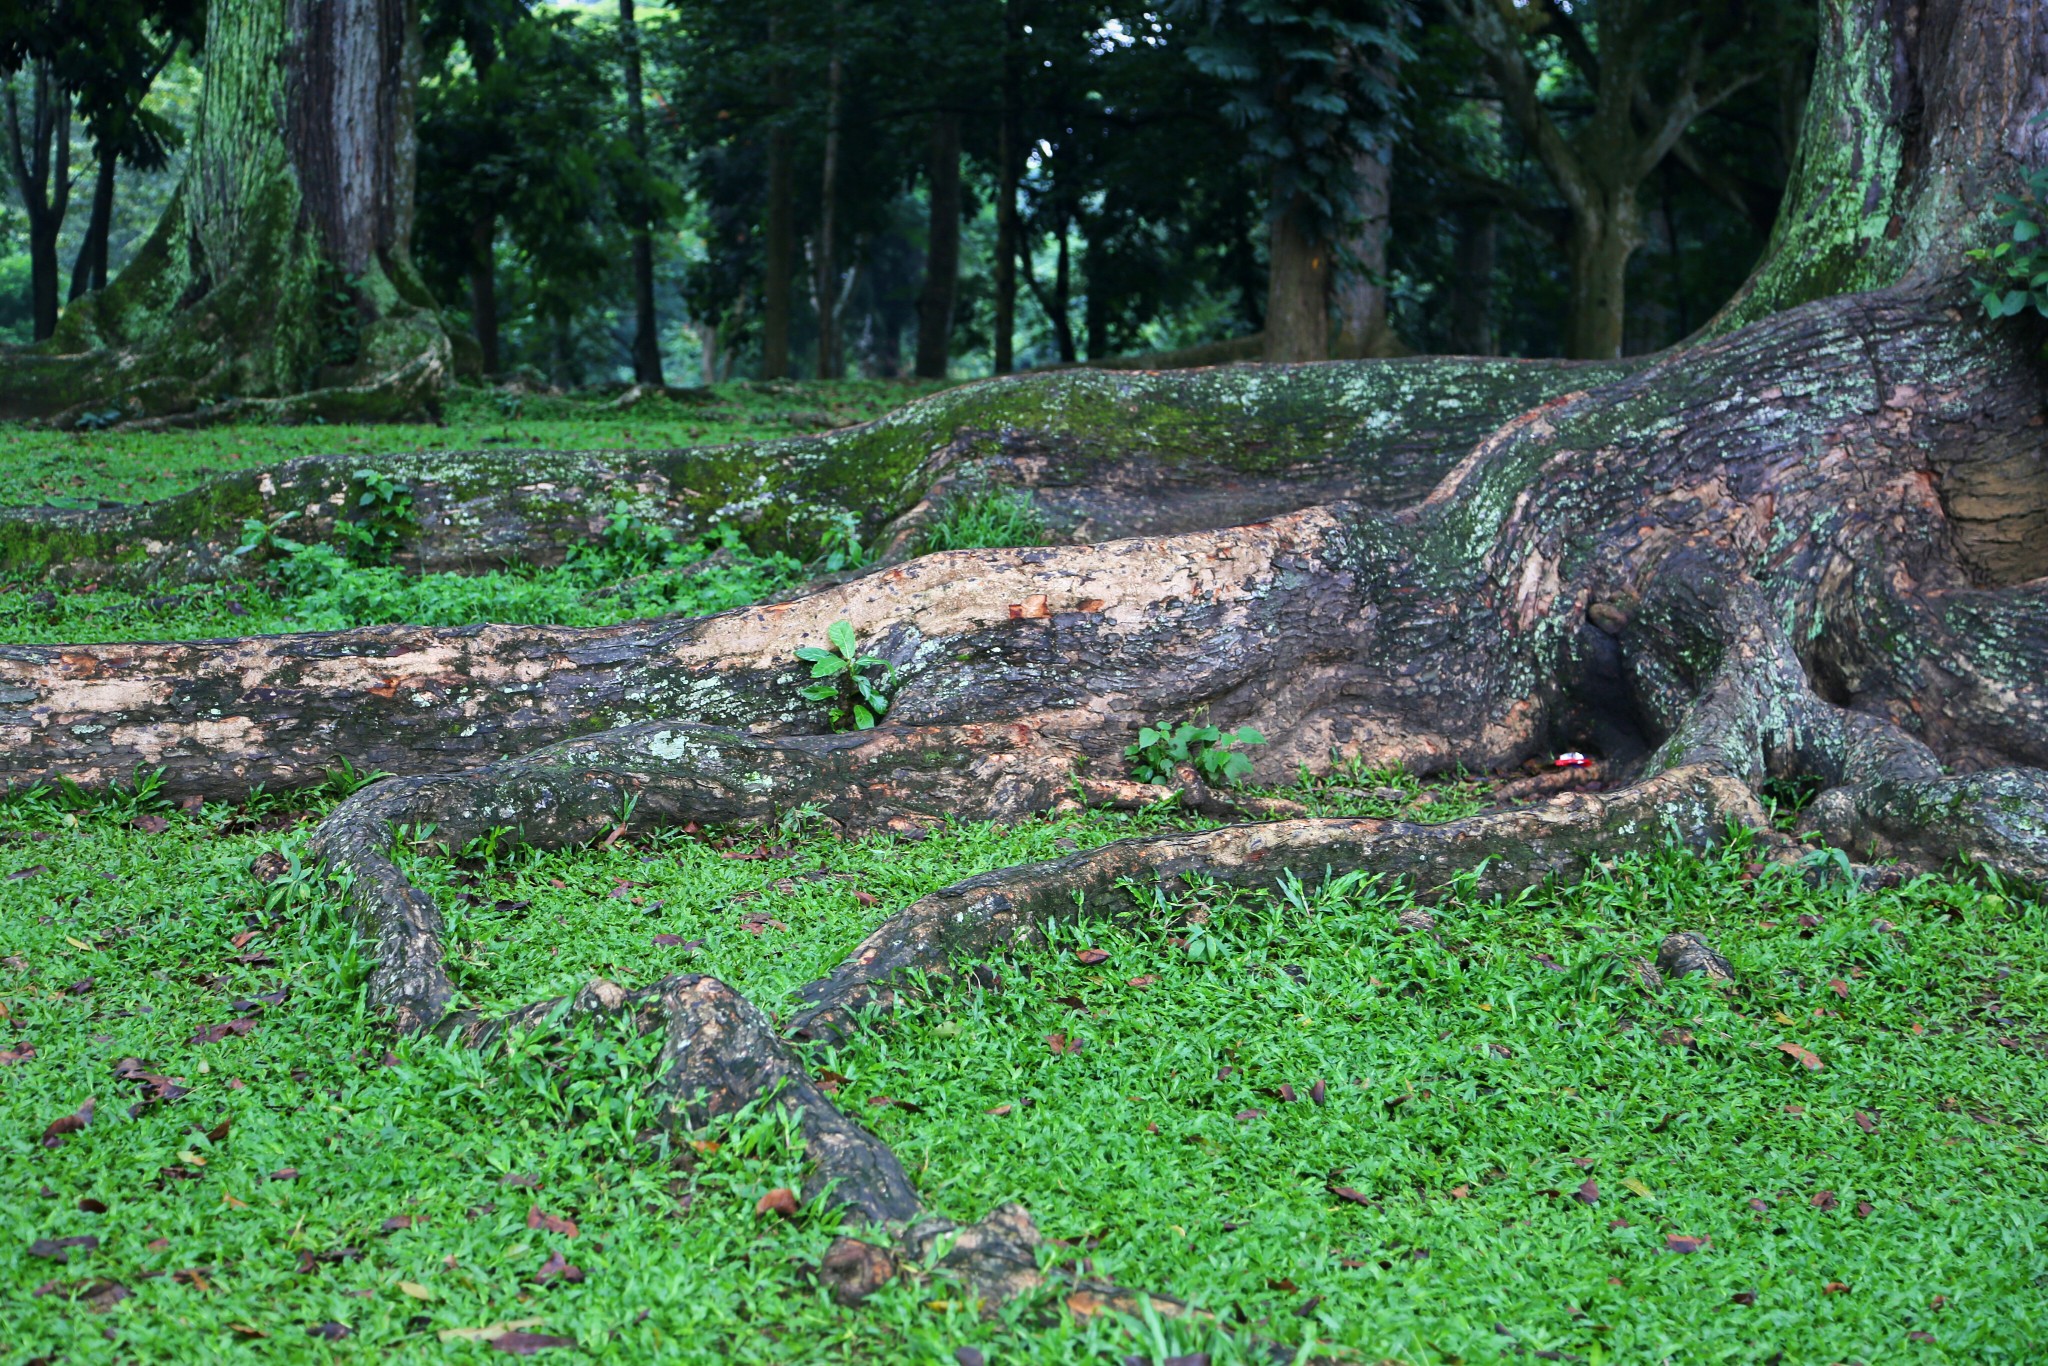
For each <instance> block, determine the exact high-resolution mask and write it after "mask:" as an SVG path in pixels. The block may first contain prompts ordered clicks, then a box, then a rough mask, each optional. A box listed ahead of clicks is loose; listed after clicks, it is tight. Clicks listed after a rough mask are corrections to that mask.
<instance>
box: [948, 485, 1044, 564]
mask: <svg viewBox="0 0 2048 1366" xmlns="http://www.w3.org/2000/svg"><path fill="white" fill-rule="evenodd" d="M1048 535H1049V533H1048V531H1047V530H1046V525H1045V518H1043V517H1042V516H1040V515H1039V512H1038V509H1037V507H1035V506H1034V505H1033V504H1032V502H1031V496H1030V495H1029V494H1027V493H1024V492H1023V491H1021V490H1019V489H991V490H989V491H987V492H984V493H973V494H963V495H961V496H958V497H955V498H951V499H948V500H947V502H946V503H945V504H944V506H942V507H941V508H940V510H939V517H938V520H937V521H935V522H933V523H932V524H931V525H930V526H928V527H926V528H925V529H924V530H923V531H921V532H919V533H918V537H917V553H918V554H920V555H928V554H930V553H931V552H933V551H935V550H998V549H1001V548H1003V547H1005V546H1022V545H1044V544H1045V543H1046V538H1047V536H1048Z"/></svg>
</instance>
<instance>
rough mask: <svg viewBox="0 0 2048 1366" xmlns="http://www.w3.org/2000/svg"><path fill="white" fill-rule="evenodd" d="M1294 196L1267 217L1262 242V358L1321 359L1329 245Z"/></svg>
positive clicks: (1326, 333)
mask: <svg viewBox="0 0 2048 1366" xmlns="http://www.w3.org/2000/svg"><path fill="white" fill-rule="evenodd" d="M1308 222H1309V207H1308V204H1307V202H1306V201H1305V200H1303V199H1302V198H1301V197H1299V196H1296V197H1295V199H1293V200H1292V201H1289V202H1288V203H1286V204H1285V205H1284V206H1282V208H1281V210H1280V212H1279V213H1278V214H1277V215H1276V216H1275V217H1274V218H1273V219H1272V220H1271V237H1270V238H1269V245H1268V248H1267V263H1268V264H1267V285H1266V359H1267V360H1269V361H1304V360H1323V359H1326V358H1327V357H1328V356H1329V354H1330V279H1331V276H1332V273H1333V271H1332V261H1331V251H1330V245H1329V243H1327V242H1324V241H1323V240H1322V239H1321V238H1320V236H1319V235H1317V234H1316V233H1315V232H1313V231H1312V230H1311V229H1310V228H1309V226H1308Z"/></svg>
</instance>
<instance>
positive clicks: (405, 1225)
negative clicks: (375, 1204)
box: [382, 1214, 413, 1233]
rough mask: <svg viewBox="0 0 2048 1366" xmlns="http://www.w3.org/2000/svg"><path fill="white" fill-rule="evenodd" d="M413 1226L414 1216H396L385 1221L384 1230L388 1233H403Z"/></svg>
mask: <svg viewBox="0 0 2048 1366" xmlns="http://www.w3.org/2000/svg"><path fill="white" fill-rule="evenodd" d="M412 1226H413V1216H411V1215H410V1214H394V1215H392V1216H391V1217H390V1218H389V1219H386V1220H385V1221H384V1223H383V1225H382V1228H383V1230H384V1231H385V1232H386V1233H402V1232H404V1231H405V1230H406V1229H409V1228H411V1227H412Z"/></svg>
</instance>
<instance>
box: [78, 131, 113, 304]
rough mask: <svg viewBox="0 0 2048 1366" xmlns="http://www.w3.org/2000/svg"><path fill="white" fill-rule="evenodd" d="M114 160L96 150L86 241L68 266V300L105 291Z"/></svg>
mask: <svg viewBox="0 0 2048 1366" xmlns="http://www.w3.org/2000/svg"><path fill="white" fill-rule="evenodd" d="M116 167H117V159H116V157H115V155H114V153H113V151H112V150H111V149H110V148H108V147H107V146H106V145H105V144H104V143H102V144H100V145H99V147H98V149H97V165H96V166H95V167H94V170H93V181H92V211H91V212H90V213H89V214H88V215H87V216H86V220H85V240H84V241H83V242H81V243H79V245H78V255H77V257H76V258H75V259H73V261H72V263H71V290H70V293H69V294H67V295H66V296H65V297H66V298H67V299H76V298H80V297H82V296H84V295H86V294H89V293H91V292H92V291H93V290H95V289H105V288H106V287H107V238H108V237H109V236H111V235H112V232H113V226H114V178H115V171H116Z"/></svg>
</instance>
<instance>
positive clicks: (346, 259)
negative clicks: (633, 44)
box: [0, 0, 452, 422]
mask: <svg viewBox="0 0 2048 1366" xmlns="http://www.w3.org/2000/svg"><path fill="white" fill-rule="evenodd" d="M419 62H420V56H419V28H418V14H417V7H416V4H415V3H414V2H413V0H246V2H245V3H237V4H233V5H215V6H212V7H210V9H209V10H208V16H207V41H206V82H205V87H204V93H203V96H202V99H201V102H200V109H199V117H198V121H197V126H196V127H195V129H194V131H193V135H192V140H191V152H190V157H189V160H188V163H187V170H186V175H185V179H184V181H183V184H182V187H181V189H180V191H179V194H178V195H177V197H176V198H175V200H174V201H173V203H172V206H171V208H170V209H169V210H168V211H167V212H166V214H165V216H164V218H163V219H162V221H160V222H159V223H158V225H157V228H156V230H155V232H154V233H153V234H152V235H151V237H150V239H149V241H148V242H147V243H145V244H144V246H143V248H142V249H141V251H139V252H138V253H137V255H136V257H135V259H134V260H133V261H131V262H130V264H129V265H128V267H127V268H126V269H125V270H123V272H122V273H121V276H120V277H119V278H118V279H116V280H114V281H113V282H112V283H111V284H110V285H109V287H108V288H107V290H105V291H104V292H102V293H100V294H96V295H92V296H88V298H87V299H85V300H81V301H80V303H79V304H78V305H76V306H74V307H73V308H72V309H71V310H70V311H69V312H67V313H66V315H65V319H64V324H63V326H61V327H60V328H59V330H58V332H57V334H56V336H55V337H54V338H53V340H52V342H51V344H50V346H49V347H47V348H45V349H44V350H43V351H42V352H40V353H31V354H29V355H26V356H21V357H16V358H14V359H13V360H12V361H11V363H9V364H6V365H4V366H0V415H4V416H12V417H22V416H40V415H49V416H54V417H55V418H57V420H59V421H60V422H61V421H65V420H68V419H69V418H70V417H73V416H75V415H77V414H78V413H80V412H82V411H85V410H88V409H90V408H92V407H93V406H95V405H98V406H101V407H104V406H110V405H111V406H114V407H117V408H119V409H121V410H124V411H126V412H128V413H129V414H130V415H134V416H142V415H146V414H153V413H164V412H184V411H189V410H190V409H192V408H194V407H197V406H199V405H200V404H202V403H206V402H210V401H211V400H212V399H214V398H215V397H216V396H218V395H222V394H231V395H235V396H237V397H236V401H235V402H234V403H232V404H224V405H223V404H216V405H214V411H215V412H217V413H220V414H222V415H226V414H228V413H233V412H250V411H261V412H265V413H268V414H271V415H274V416H292V417H300V418H305V417H323V418H329V419H352V420H364V419H377V418H390V417H401V416H403V417H412V418H418V417H421V416H426V415H429V414H431V412H432V411H433V409H434V408H435V406H436V405H437V403H438V396H439V394H440V391H441V390H442V388H443V387H444V386H445V385H446V383H447V381H448V378H449V374H450V366H451V361H452V354H451V348H450V346H449V341H448V337H447V334H446V333H445V332H444V331H443V329H442V325H441V319H440V315H439V313H438V312H437V311H436V310H435V308H434V305H433V301H432V299H431V298H430V297H429V296H428V294H427V292H426V289H425V287H424V285H423V284H422V283H421V282H420V280H419V278H418V275H417V274H416V273H415V271H414V269H413V266H412V262H411V253H410V245H409V242H408V240H407V238H408V234H409V233H410V232H411V227H412V221H413V174H414V169H415V163H416V145H415V140H414V137H413V133H412V128H411V124H412V99H413V95H412V90H413V86H414V85H415V84H416V82H417V77H418V70H419Z"/></svg>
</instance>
